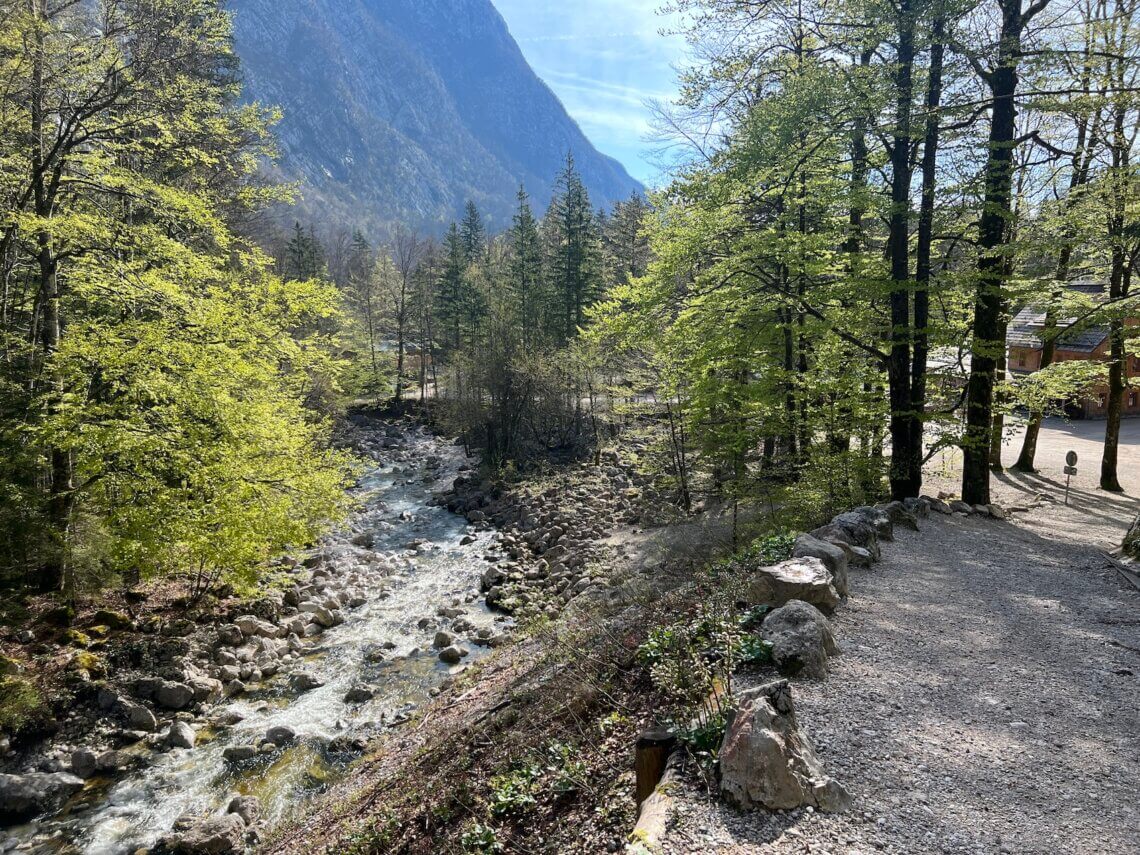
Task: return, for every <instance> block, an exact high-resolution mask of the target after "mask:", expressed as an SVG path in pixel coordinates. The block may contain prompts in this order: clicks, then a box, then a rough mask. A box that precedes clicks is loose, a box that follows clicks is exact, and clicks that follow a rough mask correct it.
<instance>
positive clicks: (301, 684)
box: [289, 671, 325, 692]
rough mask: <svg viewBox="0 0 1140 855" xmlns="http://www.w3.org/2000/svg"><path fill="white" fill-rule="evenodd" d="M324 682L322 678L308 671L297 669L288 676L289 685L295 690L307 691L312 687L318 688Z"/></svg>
mask: <svg viewBox="0 0 1140 855" xmlns="http://www.w3.org/2000/svg"><path fill="white" fill-rule="evenodd" d="M324 684H325V681H324V680H322V679H321V678H320V677H318V676H317V675H315V674H311V673H309V672H308V671H298V672H297V673H296V674H294V675H293V676H292V677H290V678H289V686H290V687H291V688H292V689H293V691H295V692H308V691H310V690H312V689H319V688H320V687H321V686H323V685H324Z"/></svg>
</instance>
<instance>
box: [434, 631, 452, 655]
mask: <svg viewBox="0 0 1140 855" xmlns="http://www.w3.org/2000/svg"><path fill="white" fill-rule="evenodd" d="M454 643H455V636H454V635H452V634H451V633H450V632H446V631H444V630H440V631H439V632H437V633H436V634H435V640H434V641H433V642H432V645H431V646H432V647H435V648H437V649H439V650H442V649H443V648H445V647H451V645H453V644H454Z"/></svg>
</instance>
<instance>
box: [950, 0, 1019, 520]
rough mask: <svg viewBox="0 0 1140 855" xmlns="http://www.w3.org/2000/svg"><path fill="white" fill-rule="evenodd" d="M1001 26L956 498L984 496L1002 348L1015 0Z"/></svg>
mask: <svg viewBox="0 0 1140 855" xmlns="http://www.w3.org/2000/svg"><path fill="white" fill-rule="evenodd" d="M1000 5H1001V10H1002V28H1001V44H1000V47H999V49H998V61H997V64H996V66H995V68H994V70H993V71H991V72H990V73H989V74H988V77H987V82H988V83H989V86H990V90H991V93H992V96H993V106H992V108H991V118H990V135H989V145H988V152H987V155H986V190H985V202H984V204H983V207H982V216H981V220H980V222H979V225H978V246H979V252H980V257H979V259H978V281H977V286H976V290H975V295H974V323H973V340H972V342H971V352H970V356H971V360H970V382H969V386H968V388H967V396H966V435H965V437H964V439H963V442H962V452H963V458H964V460H963V466H962V498H963V499H964V500H965V501H966V502H968V503H969V504H973V505H986V504H989V502H990V465H989V464H990V443H991V439H992V433H991V431H992V428H993V409H994V382H995V374H996V371H997V365H998V358H999V356H1001V354H1003V353H1004V352H1005V341H1004V337H1003V336H1002V334H1001V327H1002V303H1003V300H1002V292H1003V289H1004V287H1005V279H1006V276H1007V264H1006V259H1005V255H1004V252H1003V250H1004V247H1005V243H1006V235H1007V234H1008V226H1009V220H1010V216H1011V213H1012V183H1013V181H1012V179H1013V149H1014V146H1015V142H1014V140H1015V134H1016V105H1015V103H1014V98H1015V96H1016V95H1017V84H1018V76H1017V64H1018V62H1019V60H1020V57H1021V31H1022V28H1023V26H1024V19H1023V17H1022V14H1021V0H1001V4H1000Z"/></svg>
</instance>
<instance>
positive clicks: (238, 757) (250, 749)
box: [222, 745, 260, 763]
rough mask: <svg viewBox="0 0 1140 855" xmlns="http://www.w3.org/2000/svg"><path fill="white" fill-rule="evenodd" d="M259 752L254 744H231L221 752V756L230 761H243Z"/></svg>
mask: <svg viewBox="0 0 1140 855" xmlns="http://www.w3.org/2000/svg"><path fill="white" fill-rule="evenodd" d="M259 753H260V752H259V751H258V750H257V746H256V745H231V746H229V747H228V748H226V749H225V750H224V751H223V752H222V757H223V758H225V759H226V761H228V762H230V763H243V762H245V761H246V760H252V759H253V758H254V757H256V756H257V755H258V754H259Z"/></svg>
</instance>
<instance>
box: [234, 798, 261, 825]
mask: <svg viewBox="0 0 1140 855" xmlns="http://www.w3.org/2000/svg"><path fill="white" fill-rule="evenodd" d="M226 813H232V814H237V815H238V816H240V817H241V820H242V822H244V823H245V824H246V825H253V824H254V823H255V822H257V821H258V820H259V819H260V818H261V799H259V798H258V797H257V796H234V797H233V798H232V799H231V800H230V804H229V807H227V808H226Z"/></svg>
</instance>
